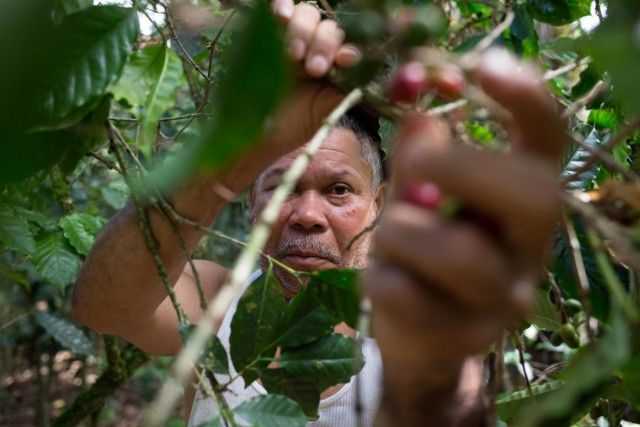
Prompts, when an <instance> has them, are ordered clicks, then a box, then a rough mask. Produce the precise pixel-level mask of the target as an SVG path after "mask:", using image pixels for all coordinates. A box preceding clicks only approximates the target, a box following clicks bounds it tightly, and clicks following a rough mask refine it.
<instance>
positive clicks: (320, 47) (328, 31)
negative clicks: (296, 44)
mask: <svg viewBox="0 0 640 427" xmlns="http://www.w3.org/2000/svg"><path fill="white" fill-rule="evenodd" d="M343 41H344V31H343V30H342V29H340V28H339V27H338V24H337V23H336V22H335V21H333V20H330V19H327V20H325V21H321V22H320V24H318V26H317V28H316V31H315V34H314V35H313V39H312V40H311V43H310V46H309V52H308V53H307V59H306V61H305V68H306V70H307V72H308V73H309V75H310V76H311V77H321V76H323V75H324V74H325V73H326V72H327V71H329V68H330V67H331V65H332V64H333V61H334V59H335V57H336V53H337V52H338V49H339V48H340V46H341V45H342V42H343Z"/></svg>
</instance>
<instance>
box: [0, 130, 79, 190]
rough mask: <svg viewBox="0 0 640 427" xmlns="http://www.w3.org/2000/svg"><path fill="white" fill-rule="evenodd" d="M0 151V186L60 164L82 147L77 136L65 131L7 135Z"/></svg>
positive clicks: (17, 132)
mask: <svg viewBox="0 0 640 427" xmlns="http://www.w3.org/2000/svg"><path fill="white" fill-rule="evenodd" d="M6 137H7V142H6V143H4V144H2V150H1V151H0V184H6V183H10V182H17V181H20V180H22V179H24V178H27V177H29V176H31V175H33V174H34V173H36V172H38V171H40V170H42V169H46V168H49V167H50V166H53V165H55V164H56V163H58V162H59V161H61V160H62V159H63V158H64V156H65V154H66V153H67V152H68V150H69V149H70V148H71V147H73V146H74V145H76V144H81V143H82V137H81V135H79V134H77V133H75V132H71V131H67V130H62V131H53V132H33V133H25V132H19V131H15V132H13V133H9V134H8V135H7V136H6Z"/></svg>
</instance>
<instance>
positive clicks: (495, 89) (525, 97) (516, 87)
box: [476, 49, 568, 164]
mask: <svg viewBox="0 0 640 427" xmlns="http://www.w3.org/2000/svg"><path fill="white" fill-rule="evenodd" d="M476 78H477V79H478V82H479V83H480V85H481V86H482V88H483V89H484V91H485V92H486V93H487V94H488V95H490V96H491V97H492V98H494V99H495V100H496V101H498V102H499V103H500V104H502V106H503V107H505V108H506V109H508V110H509V111H510V112H511V113H512V115H513V123H510V124H509V126H508V127H509V128H510V129H511V130H512V135H511V136H512V139H514V148H516V149H518V150H522V151H524V152H528V153H533V154H535V155H538V156H541V157H542V158H544V159H545V160H547V161H550V162H552V163H553V164H555V163H556V162H557V161H558V159H559V158H560V155H561V154H562V152H563V150H564V148H565V145H566V144H567V141H568V139H567V137H566V136H565V129H566V127H565V124H564V121H563V120H562V119H561V115H560V113H559V111H558V109H557V107H556V105H555V104H554V101H553V99H552V98H551V96H550V95H549V93H548V91H547V89H546V87H545V85H544V82H543V81H542V79H541V76H540V74H539V73H538V72H537V71H536V70H535V69H534V68H533V67H532V66H530V65H528V64H524V63H522V62H519V61H518V60H517V59H516V58H514V57H513V56H512V55H511V54H509V53H508V52H507V51H506V50H503V49H492V50H490V51H489V52H487V53H486V54H485V55H484V57H483V58H482V60H481V61H480V64H479V66H478V69H477V71H476Z"/></svg>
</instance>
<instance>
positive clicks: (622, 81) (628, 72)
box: [581, 0, 640, 113]
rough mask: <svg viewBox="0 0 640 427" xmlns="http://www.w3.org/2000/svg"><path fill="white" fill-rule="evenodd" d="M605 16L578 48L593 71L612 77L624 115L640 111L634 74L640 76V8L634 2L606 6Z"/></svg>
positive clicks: (614, 2) (615, 92) (611, 3)
mask: <svg viewBox="0 0 640 427" xmlns="http://www.w3.org/2000/svg"><path fill="white" fill-rule="evenodd" d="M607 14H608V17H607V19H606V20H605V21H604V23H603V24H601V25H600V26H599V27H598V28H597V29H596V31H595V34H594V35H593V36H592V37H589V38H585V39H584V40H582V43H581V46H582V47H583V49H584V50H585V51H586V53H587V54H588V55H589V56H591V57H592V58H593V60H594V65H595V68H596V69H597V70H598V71H599V72H601V73H604V72H606V73H607V74H608V75H609V76H610V77H611V82H612V92H613V95H614V98H615V99H616V100H618V101H620V103H621V105H622V107H623V109H624V111H625V112H626V113H634V112H640V97H638V94H637V89H638V86H637V85H638V81H637V75H638V73H640V43H639V42H638V36H637V34H638V33H637V28H638V27H637V23H638V19H640V7H639V5H638V2H635V1H621V0H618V1H613V2H608V3H607Z"/></svg>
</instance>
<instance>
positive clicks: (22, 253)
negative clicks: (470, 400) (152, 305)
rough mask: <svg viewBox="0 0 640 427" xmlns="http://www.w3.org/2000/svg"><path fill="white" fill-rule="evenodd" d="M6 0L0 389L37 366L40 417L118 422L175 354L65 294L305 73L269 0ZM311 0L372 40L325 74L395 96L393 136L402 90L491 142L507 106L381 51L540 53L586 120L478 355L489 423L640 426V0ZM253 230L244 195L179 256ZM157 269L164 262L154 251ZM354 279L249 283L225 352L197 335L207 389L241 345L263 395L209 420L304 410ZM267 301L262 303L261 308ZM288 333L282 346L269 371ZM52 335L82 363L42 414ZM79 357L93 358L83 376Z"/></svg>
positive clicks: (299, 419) (221, 245)
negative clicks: (124, 392)
mask: <svg viewBox="0 0 640 427" xmlns="http://www.w3.org/2000/svg"><path fill="white" fill-rule="evenodd" d="M1 4H2V10H3V12H2V13H1V14H0V51H1V52H2V57H3V60H4V64H5V66H4V73H3V75H2V77H0V90H1V92H2V93H3V97H2V98H3V100H2V103H0V126H1V128H2V130H3V140H4V141H3V144H2V146H1V147H0V150H1V152H0V282H1V285H0V301H1V302H2V305H1V306H0V307H1V308H0V319H1V322H0V323H1V325H0V327H1V328H2V329H1V330H0V334H1V335H0V347H1V349H2V360H3V363H2V368H1V371H0V375H1V376H2V381H3V386H2V387H1V388H0V401H1V402H2V404H1V406H2V407H5V408H17V407H18V406H19V403H17V402H16V401H15V396H12V394H11V392H10V390H9V389H7V390H4V389H5V385H7V386H9V385H11V384H14V383H15V381H17V380H16V379H15V375H16V370H17V369H18V368H20V367H24V366H25V365H28V366H30V367H31V368H32V369H33V372H35V376H36V379H35V380H34V381H35V383H36V385H35V386H34V388H33V390H36V391H37V393H38V397H37V399H33V400H32V401H31V402H32V403H30V404H31V405H35V406H37V408H36V409H37V417H33V423H37V424H40V425H48V424H49V423H50V422H52V423H53V424H54V425H59V426H62V425H77V424H79V423H81V422H83V421H84V420H87V419H88V420H91V422H92V423H100V422H105V419H106V416H105V414H106V413H107V412H108V411H109V405H112V402H113V401H112V400H110V397H111V396H113V395H114V394H115V393H116V392H117V390H118V389H119V388H121V387H122V386H123V385H124V384H125V383H127V381H130V378H131V377H132V376H136V372H138V374H137V375H138V378H140V372H142V373H145V372H146V374H148V373H149V370H150V369H151V368H149V366H153V367H154V369H156V370H157V369H158V368H159V369H160V370H161V371H162V373H161V374H159V375H157V376H156V377H157V378H165V377H166V376H167V375H173V374H168V373H167V371H166V366H167V361H165V360H155V361H153V362H152V365H149V363H147V361H148V357H147V356H146V355H144V354H143V353H142V352H141V351H140V350H137V349H136V348H134V347H133V346H132V345H130V344H126V343H124V342H121V341H120V340H118V339H116V338H112V337H106V336H105V337H101V336H97V335H95V334H93V333H91V332H90V331H88V330H84V329H82V328H80V327H78V326H76V325H74V324H73V322H72V321H70V319H69V303H70V294H71V290H72V286H73V282H74V280H75V277H76V275H77V273H78V270H79V268H80V266H81V264H82V261H83V258H84V257H86V256H87V254H88V253H89V251H90V249H91V246H92V244H93V242H94V240H95V236H96V235H97V233H99V231H100V229H101V228H102V227H103V226H104V225H105V223H106V222H107V221H108V219H109V218H110V217H111V216H112V215H113V214H114V213H115V212H116V211H117V210H118V209H120V208H122V207H123V206H124V205H125V203H127V200H128V199H129V198H130V197H133V200H134V202H135V204H136V205H137V206H138V207H139V213H140V226H141V227H142V228H143V229H144V230H145V231H146V233H147V235H148V237H149V238H148V239H147V240H148V246H149V250H150V251H152V252H153V251H156V250H157V249H156V248H155V247H154V244H153V236H152V235H151V234H150V230H149V227H148V223H147V222H145V212H144V206H145V203H149V204H153V205H155V206H157V207H158V208H159V209H161V210H162V211H163V212H164V213H165V214H166V215H167V216H168V218H170V219H171V221H174V222H175V223H178V222H180V221H187V219H185V218H181V217H179V215H177V214H176V213H175V212H173V211H172V210H171V207H170V206H169V205H168V204H167V203H166V201H165V200H164V199H163V197H162V194H163V192H164V191H166V190H169V189H171V188H172V187H173V186H175V185H176V184H177V183H179V182H181V181H182V180H184V179H185V178H186V177H187V176H189V175H190V174H192V173H194V172H196V171H199V170H205V169H206V170H211V169H215V168H219V167H221V166H224V165H225V164H226V163H228V162H229V161H230V160H232V159H233V158H234V157H235V156H237V155H238V154H239V153H241V152H242V151H243V150H250V149H252V144H255V143H256V141H258V140H259V136H260V134H261V132H262V129H263V125H264V122H265V119H266V118H267V117H268V115H269V113H270V112H272V111H273V109H274V108H275V107H276V106H277V104H278V101H279V100H280V99H282V97H283V96H285V95H286V93H287V91H288V90H290V87H291V85H292V82H291V79H292V72H291V70H290V67H289V64H288V62H287V59H286V54H285V50H284V48H283V43H282V34H281V28H280V26H279V24H278V23H277V22H276V19H275V18H274V17H272V16H271V14H270V12H269V9H268V6H267V5H266V4H265V3H264V2H252V3H245V2H240V1H237V2H221V3H218V2H217V1H214V0H197V1H192V2H184V3H181V2H174V3H173V4H171V5H170V4H167V3H166V2H164V1H162V0H138V1H133V2H132V3H131V4H127V5H124V6H114V5H94V4H93V1H92V0H50V1H48V2H46V3H44V4H43V2H36V1H24V0H23V1H20V2H14V1H10V0H7V1H4V2H2V3H1ZM319 7H321V8H322V9H323V10H324V11H325V13H326V14H327V15H328V16H333V17H336V18H337V19H338V20H339V21H340V22H341V23H342V25H343V26H344V27H345V29H346V31H347V37H348V39H350V40H352V41H354V42H356V43H358V44H359V45H360V46H361V47H362V48H363V52H364V57H363V60H362V61H361V62H360V64H359V65H358V66H356V67H355V68H354V69H353V70H350V71H347V72H335V73H332V75H331V79H332V80H333V82H334V83H335V84H336V85H338V86H340V87H341V88H342V89H344V90H345V92H350V91H352V90H353V89H355V88H359V89H356V91H355V92H353V91H352V92H351V93H352V94H356V95H357V97H359V96H360V95H362V97H363V98H364V102H365V103H367V104H369V105H370V106H371V107H372V108H375V109H376V110H377V111H378V112H380V113H381V115H382V116H383V118H382V119H381V136H382V139H383V140H384V147H385V150H392V149H393V147H392V145H391V144H390V142H389V141H390V139H391V136H392V135H393V130H394V123H395V120H397V119H398V118H399V117H400V116H402V114H404V113H405V112H406V111H409V110H419V111H422V112H425V113H428V114H437V115H440V116H442V117H443V118H445V119H447V120H448V121H449V122H450V123H451V126H452V128H453V129H455V131H456V135H457V137H458V139H459V140H460V141H461V142H464V143H469V144H476V145H477V146H479V147H480V148H482V149H486V150H504V149H505V147H506V146H507V144H508V141H506V140H505V132H504V130H503V129H502V127H501V126H500V124H499V122H498V121H496V120H495V119H494V113H496V111H495V109H494V108H493V105H492V104H491V103H490V102H487V100H486V99H485V98H484V97H483V96H482V93H479V91H478V90H477V88H475V87H473V85H472V84H470V83H469V84H468V85H467V86H464V85H462V84H459V83H460V82H457V81H453V82H451V81H442V80H440V81H439V80H438V78H433V82H432V83H431V84H426V83H425V82H421V83H420V82H419V84H417V85H416V84H414V83H415V81H414V80H412V78H413V77H412V76H414V74H411V73H412V72H411V71H410V70H409V71H407V69H406V68H404V69H401V70H404V71H401V72H398V73H395V77H394V78H395V80H394V78H392V79H391V82H389V81H388V80H389V77H388V76H389V75H394V72H393V71H390V70H393V69H394V68H395V67H397V66H398V64H403V63H404V62H406V60H407V59H408V58H409V57H412V58H414V59H415V56H411V49H412V48H415V47H417V46H428V47H429V48H430V49H429V50H423V51H421V52H423V53H422V54H420V55H418V58H420V61H421V62H420V64H421V65H422V66H423V68H424V70H427V71H428V75H430V76H437V75H438V72H440V71H442V70H445V69H447V67H451V66H456V67H459V68H458V69H460V70H462V71H461V73H463V72H465V70H466V69H467V68H465V67H466V64H467V63H468V61H469V60H471V59H473V57H474V55H477V54H479V53H480V52H481V51H483V50H485V49H487V48H488V47H489V46H491V45H500V46H504V47H506V48H507V49H509V50H511V51H512V52H514V53H515V54H517V55H518V56H520V57H522V58H524V59H526V60H529V61H532V62H534V63H536V64H537V65H538V66H539V67H540V68H541V69H542V70H544V71H545V74H544V78H545V80H546V82H547V83H548V86H549V89H550V91H551V92H552V93H553V95H554V97H555V99H556V100H557V102H558V103H559V104H560V105H562V107H563V108H564V114H565V115H566V117H567V119H568V123H569V128H568V129H567V132H568V133H569V134H570V135H571V136H572V138H573V140H574V144H573V146H572V147H571V149H570V150H569V151H568V152H567V154H566V159H565V162H564V165H563V170H562V173H561V176H560V179H562V180H563V183H564V184H565V186H566V190H567V191H566V194H565V198H564V201H565V206H566V210H565V213H564V216H563V221H562V222H561V223H560V224H559V225H558V229H557V233H556V236H555V238H554V245H553V259H552V262H551V263H550V264H549V265H548V266H547V269H546V280H544V282H543V283H541V284H540V286H539V290H538V298H537V303H536V310H535V313H534V314H533V315H532V316H531V318H530V319H529V320H528V321H527V322H525V323H523V324H522V325H521V326H520V328H518V329H517V330H513V331H508V332H505V335H504V338H503V340H502V341H501V342H498V343H496V344H495V346H494V347H493V348H492V349H491V351H490V352H489V353H488V355H487V361H488V366H489V371H490V375H489V377H490V378H489V389H490V392H491V394H492V397H493V398H495V401H496V417H495V418H496V420H495V421H493V422H495V423H498V425H515V426H568V425H577V426H595V425H598V426H604V425H608V426H618V425H621V423H622V422H623V420H624V421H625V422H636V423H640V412H638V411H640V341H638V337H637V335H638V334H637V330H638V322H639V321H640V311H639V310H640V282H639V281H638V273H640V181H639V177H638V172H640V144H639V141H640V139H639V137H640V133H639V132H638V129H640V101H639V99H640V98H639V97H638V96H637V95H638V90H637V88H638V83H637V81H636V79H637V76H638V73H640V5H639V4H638V3H637V2H635V1H633V0H593V1H592V0H476V1H472V0H440V1H436V0H433V1H431V0H403V1H400V0H396V1H393V0H386V1H374V0H353V1H344V2H343V1H339V0H336V1H331V0H329V1H326V0H323V1H320V2H319ZM150 14H153V16H154V17H155V18H154V20H153V21H150V20H149V16H150ZM158 17H160V18H158ZM141 20H142V21H144V22H146V23H147V24H149V23H153V27H152V31H151V33H150V35H145V34H142V33H141V31H140V22H141ZM229 46H231V47H232V48H229V49H227V47H229ZM402 73H404V74H402ZM266 76H268V77H266ZM398 76H400V77H398ZM460 78H461V79H462V78H463V76H462V74H461V77H460ZM398 79H399V80H398ZM445 80H446V79H445ZM412 82H413V83H412ZM389 87H391V93H389V91H388V90H387V88H389ZM387 95H391V96H390V98H391V99H392V100H393V101H394V102H392V101H390V100H389V99H388V98H389V97H388V96H387ZM395 101H399V102H395ZM407 101H410V102H407ZM523 226H525V225H523ZM249 232H250V230H249V227H248V220H247V214H246V210H245V209H244V205H243V200H242V197H240V198H239V199H237V200H235V201H233V202H232V203H230V204H229V205H228V207H227V208H226V210H225V211H224V212H223V214H222V215H221V216H220V217H219V218H218V220H217V221H216V224H214V225H213V226H212V227H211V228H210V229H209V230H208V232H207V237H206V238H205V239H204V241H203V242H202V244H201V245H200V247H199V248H198V250H197V251H196V253H194V254H189V256H191V257H193V258H209V259H214V260H217V261H219V262H221V263H223V264H224V265H228V266H233V265H234V262H235V260H236V258H237V255H238V254H239V253H240V251H242V250H243V249H244V250H245V252H244V253H246V252H247V251H254V255H255V256H258V253H259V251H260V248H257V249H256V248H255V247H252V246H251V245H249V247H248V248H249V249H246V248H245V245H244V243H243V242H245V241H247V238H248V233H249ZM158 269H159V274H160V276H163V270H162V265H160V264H159V265H158ZM165 277H166V276H165ZM165 285H167V286H168V285H169V284H168V283H165ZM359 299H360V296H359V294H358V288H357V273H356V272H353V271H330V272H324V273H321V274H317V275H315V276H314V277H313V279H312V281H311V282H310V285H309V286H308V287H307V288H306V289H305V291H303V292H302V293H300V294H299V295H298V296H297V297H296V298H295V299H294V300H293V301H292V302H291V303H290V304H288V305H287V304H286V303H285V301H284V299H282V296H281V295H280V294H279V293H278V292H277V283H275V280H274V279H273V277H272V276H271V275H269V274H266V275H265V276H264V277H263V279H262V280H261V281H260V282H259V283H257V284H256V286H253V287H251V288H250V290H249V291H248V292H247V293H246V294H245V295H244V296H243V298H242V300H241V302H240V305H239V308H238V311H237V314H236V316H235V318H234V321H233V326H232V328H233V330H232V338H231V354H230V356H231V358H230V359H231V360H227V356H226V354H225V353H224V352H221V351H220V343H219V342H218V341H217V340H216V339H212V338H210V337H205V338H206V341H205V343H206V345H205V347H206V350H207V351H206V352H205V354H204V355H203V357H202V358H201V359H200V361H199V362H198V370H199V372H201V373H202V377H203V378H204V377H206V378H209V380H210V381H211V382H213V387H212V389H211V390H210V392H211V393H212V394H213V395H215V396H214V397H217V398H219V397H220V393H219V392H220V391H221V390H222V389H223V388H224V386H225V385H224V384H218V385H216V384H215V381H214V380H215V377H214V376H213V373H227V372H229V368H230V366H229V365H230V363H231V364H232V366H233V368H234V370H235V371H236V372H238V373H240V374H241V375H243V377H244V378H245V379H247V380H248V381H252V380H253V379H255V378H258V377H260V378H261V379H262V381H263V383H264V384H265V386H266V387H267V389H268V390H269V391H271V392H272V394H271V395H269V396H265V397H262V398H259V399H256V400H252V401H249V402H246V403H245V404H242V405H240V407H237V408H233V409H232V410H229V411H223V414H222V415H223V418H225V421H224V422H223V420H218V421H216V422H215V423H214V424H215V425H223V424H224V423H233V418H238V420H242V422H246V423H249V424H250V425H255V426H265V427H266V426H272V425H288V426H303V425H304V424H305V422H306V420H307V417H309V418H313V417H314V415H315V414H316V412H317V408H318V399H319V395H320V391H321V390H323V389H324V388H326V387H327V386H330V385H333V384H337V383H340V382H344V381H346V380H348V378H350V377H351V376H352V375H353V374H354V373H355V372H357V371H358V370H359V369H360V368H361V366H362V356H361V354H360V352H359V350H358V343H357V342H356V341H354V340H351V339H349V338H345V337H342V336H340V335H336V334H333V333H332V330H333V326H334V325H335V324H336V323H339V322H342V321H346V322H347V323H348V324H350V325H351V326H354V327H356V326H357V325H358V323H359V311H358V307H359ZM204 303H205V302H204V301H203V304H204ZM256 305H258V306H261V307H269V310H267V311H266V312H265V313H264V316H261V317H259V318H258V317H257V315H256V313H255V310H254V309H253V307H255V306H256ZM176 309H177V310H178V311H179V310H180V308H179V307H178V306H176ZM364 317H366V316H364ZM361 320H362V319H360V321H361ZM365 320H366V319H365ZM364 323H365V324H366V322H364ZM194 328H195V326H194V325H189V324H187V322H186V321H184V320H183V322H182V324H181V333H182V334H183V336H184V338H185V341H186V342H187V343H191V344H193V342H195V340H191V339H190V337H192V336H195V335H197V333H193V334H192V331H193V329H194ZM187 345H189V344H187ZM277 347H280V348H281V350H282V352H281V359H280V367H279V368H278V369H266V366H267V364H268V363H269V361H270V360H272V358H273V356H274V353H275V350H276V348H277ZM61 352H63V353H64V354H66V355H67V356H65V357H67V358H69V357H70V358H71V360H77V361H79V365H78V366H81V369H80V370H81V372H79V373H78V374H77V377H78V378H83V380H82V383H81V384H80V385H79V386H76V388H75V389H76V391H80V393H79V394H78V397H77V400H76V401H75V402H76V403H73V402H72V401H71V399H67V398H65V397H63V398H62V399H61V400H62V402H63V404H62V405H60V407H59V408H57V409H58V410H57V411H56V415H57V413H59V412H61V413H62V414H61V415H59V416H58V417H57V418H56V419H54V420H51V417H52V416H51V414H52V412H51V408H49V405H48V402H49V391H50V390H51V382H52V380H53V381H55V380H56V379H55V377H54V375H53V365H54V361H55V360H58V359H57V358H59V355H60V354H61ZM69 352H70V354H69ZM337 360H340V361H342V362H341V363H335V361H337ZM143 366H146V367H143ZM84 370H89V371H90V372H91V373H92V374H97V375H98V376H97V378H92V379H91V380H89V381H86V382H85V381H84V379H85V378H86V377H87V372H86V371H84ZM94 377H95V375H94ZM78 389H80V390H78ZM137 390H138V391H140V392H142V391H141V390H140V389H137ZM36 391H34V392H36ZM154 392H155V390H152V391H149V392H148V393H149V394H150V395H153V394H154ZM163 392H166V393H169V394H170V392H168V391H167V390H164V389H163ZM150 398H151V396H150V397H149V399H150ZM105 405H106V406H105ZM167 411H168V412H167V413H166V415H167V416H168V415H170V412H171V408H168V409H167ZM100 413H102V417H100V416H99V414H100ZM152 413H153V414H154V415H156V418H154V419H152V420H148V423H150V424H153V423H158V424H163V425H164V424H165V423H166V422H167V421H166V420H165V419H164V418H165V416H164V415H165V414H164V413H162V414H161V415H162V416H160V418H157V416H159V415H158V414H159V412H152ZM234 414H235V415H234ZM3 417H5V418H6V420H9V419H10V418H8V414H7V413H6V411H4V410H3V411H0V423H3V420H4V419H5V418H3ZM36 418H37V419H36ZM101 420H102V421H101ZM7 422H9V421H7ZM174 422H176V423H177V421H176V420H174ZM229 425H233V424H229Z"/></svg>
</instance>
